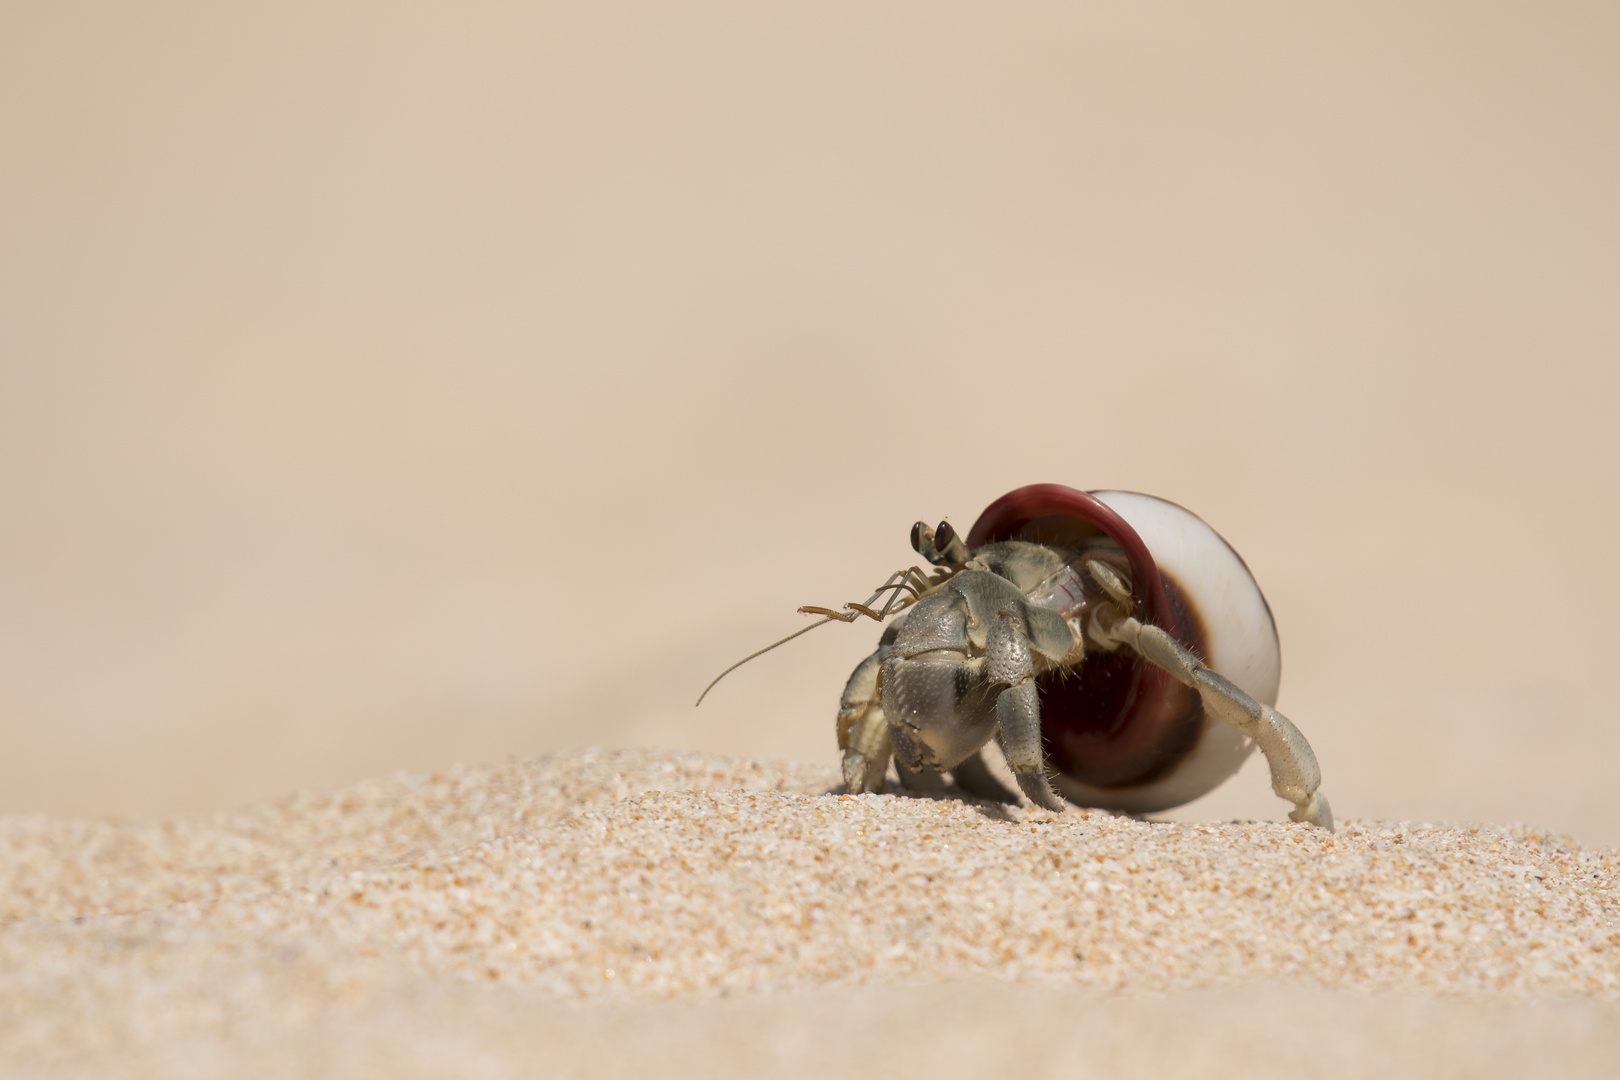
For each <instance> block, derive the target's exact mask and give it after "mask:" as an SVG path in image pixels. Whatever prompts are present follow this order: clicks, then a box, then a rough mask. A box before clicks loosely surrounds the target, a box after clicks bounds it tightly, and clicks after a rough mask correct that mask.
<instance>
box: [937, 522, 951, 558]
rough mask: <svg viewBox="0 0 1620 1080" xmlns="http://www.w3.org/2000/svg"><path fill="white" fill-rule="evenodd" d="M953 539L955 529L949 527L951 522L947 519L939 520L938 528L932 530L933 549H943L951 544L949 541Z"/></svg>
mask: <svg viewBox="0 0 1620 1080" xmlns="http://www.w3.org/2000/svg"><path fill="white" fill-rule="evenodd" d="M955 539H956V530H955V529H953V528H951V523H950V522H948V521H942V522H940V523H939V528H937V529H935V530H934V550H935V551H944V550H945V549H946V548H948V547H950V546H951V541H952V540H955Z"/></svg>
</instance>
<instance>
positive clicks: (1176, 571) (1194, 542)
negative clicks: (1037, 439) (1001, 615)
mask: <svg viewBox="0 0 1620 1080" xmlns="http://www.w3.org/2000/svg"><path fill="white" fill-rule="evenodd" d="M997 540H1028V541H1033V542H1036V543H1047V544H1062V545H1070V546H1072V545H1075V544H1084V545H1088V546H1090V547H1091V548H1092V549H1093V551H1094V552H1098V553H1102V554H1103V555H1105V556H1108V555H1111V556H1112V557H1113V558H1114V559H1115V560H1116V561H1118V562H1120V563H1122V564H1123V566H1122V567H1121V568H1122V569H1126V570H1127V572H1128V573H1129V575H1130V580H1131V592H1132V598H1133V599H1134V600H1135V601H1136V609H1137V610H1136V617H1137V618H1138V619H1141V620H1142V621H1143V622H1151V623H1154V624H1156V625H1158V626H1161V627H1163V628H1164V629H1165V630H1167V631H1169V632H1170V633H1171V634H1172V635H1174V636H1175V637H1176V639H1177V640H1179V641H1180V642H1181V643H1182V644H1184V645H1186V646H1187V647H1188V648H1190V649H1191V650H1192V651H1193V652H1195V653H1197V654H1198V655H1199V656H1200V657H1202V658H1203V659H1204V662H1205V663H1207V664H1208V665H1209V666H1210V667H1211V668H1213V669H1214V670H1215V671H1217V672H1219V673H1220V674H1222V675H1224V676H1226V677H1227V678H1228V679H1230V680H1231V681H1232V682H1234V683H1236V684H1237V686H1238V687H1239V688H1240V689H1242V690H1243V691H1244V692H1245V693H1247V694H1248V695H1249V696H1250V697H1252V698H1254V699H1255V700H1256V701H1261V702H1264V703H1265V704H1267V705H1275V704H1276V702H1277V687H1278V683H1279V681H1280V679H1281V675H1282V656H1281V651H1280V648H1279V644H1278V640H1277V628H1276V625H1275V623H1274V622H1273V621H1272V618H1271V609H1270V607H1269V606H1268V605H1267V604H1266V599H1265V596H1264V595H1262V594H1261V592H1260V586H1259V585H1258V584H1256V582H1255V580H1254V576H1253V575H1252V574H1251V573H1250V572H1249V568H1248V566H1246V565H1245V564H1244V562H1243V560H1242V558H1240V557H1239V556H1238V554H1237V552H1236V551H1234V550H1232V547H1231V545H1230V544H1228V543H1227V542H1226V541H1225V540H1224V539H1222V537H1221V535H1220V534H1219V533H1217V532H1216V531H1215V530H1214V529H1212V528H1210V527H1209V525H1208V524H1206V523H1205V522H1204V521H1203V519H1202V518H1200V517H1198V515H1196V514H1194V513H1192V512H1191V511H1190V510H1187V509H1185V508H1183V507H1181V506H1177V505H1176V504H1175V503H1173V502H1169V501H1167V500H1165V499H1159V498H1155V497H1154V496H1152V495H1142V494H1139V493H1137V492H1131V491H1094V492H1084V491H1078V490H1075V489H1074V488H1068V487H1063V486H1062V485H1059V484H1034V485H1031V486H1029V487H1024V488H1019V489H1018V490H1017V491H1013V492H1010V493H1008V494H1007V495H1004V496H1002V497H1001V498H1000V499H998V500H996V501H995V502H994V503H992V504H991V505H990V506H989V507H988V508H986V509H985V511H984V513H983V514H981V515H980V516H979V520H978V521H977V522H976V523H975V524H974V526H973V528H972V530H970V532H969V533H968V538H967V544H968V547H969V548H977V547H979V546H981V545H983V544H986V543H990V542H993V541H997ZM1039 689H1040V694H1041V729H1042V737H1043V741H1044V743H1045V747H1046V753H1047V759H1048V762H1049V763H1050V764H1051V765H1052V766H1053V767H1054V768H1055V769H1056V773H1057V775H1056V776H1055V777H1054V778H1053V785H1054V786H1055V787H1056V788H1057V790H1058V791H1059V792H1061V793H1062V794H1063V795H1064V796H1065V797H1066V798H1068V799H1069V800H1071V801H1072V802H1076V803H1079V804H1080V805H1082V806H1098V807H1104V808H1107V809H1112V810H1124V811H1127V812H1130V813H1148V812H1151V811H1155V810H1166V809H1169V808H1170V807H1172V806H1180V805H1181V804H1183V803H1186V802H1191V801H1192V800H1193V799H1196V798H1198V797H1199V796H1200V795H1203V794H1206V793H1207V792H1209V791H1212V790H1214V788H1216V787H1217V786H1219V785H1220V783H1221V782H1222V781H1224V780H1226V779H1227V778H1228V777H1230V776H1231V775H1232V774H1233V773H1235V772H1237V770H1238V769H1239V767H1241V766H1242V764H1243V761H1244V759H1245V758H1247V757H1248V756H1249V754H1250V753H1251V752H1253V750H1254V744H1253V743H1252V742H1251V741H1250V740H1249V739H1247V738H1245V737H1244V736H1243V735H1242V734H1241V733H1240V732H1238V731H1237V729H1235V728H1233V727H1231V726H1229V725H1227V724H1225V723H1222V722H1221V721H1219V720H1217V719H1215V718H1214V717H1211V716H1208V715H1207V714H1206V713H1205V712H1204V709H1203V705H1202V704H1201V703H1200V701H1199V699H1198V695H1197V694H1196V693H1195V692H1194V691H1192V690H1190V689H1188V688H1187V687H1184V686H1182V685H1181V684H1179V683H1177V682H1175V681H1174V680H1172V679H1171V678H1170V677H1169V676H1168V675H1166V674H1165V673H1164V672H1162V671H1160V670H1159V669H1158V668H1155V667H1153V666H1152V665H1150V664H1148V663H1147V662H1145V661H1143V660H1142V659H1141V658H1139V657H1137V656H1136V655H1135V654H1134V653H1132V652H1130V650H1128V649H1120V650H1119V651H1117V652H1113V653H1105V652H1100V651H1092V652H1091V653H1089V654H1088V655H1087V657H1086V659H1085V661H1084V662H1083V663H1082V664H1081V665H1080V668H1079V670H1078V672H1071V673H1061V674H1054V675H1048V676H1043V677H1042V678H1041V680H1040V687H1039Z"/></svg>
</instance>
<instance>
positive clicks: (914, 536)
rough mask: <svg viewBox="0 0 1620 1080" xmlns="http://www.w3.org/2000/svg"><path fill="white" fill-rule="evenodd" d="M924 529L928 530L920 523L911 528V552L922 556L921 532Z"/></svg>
mask: <svg viewBox="0 0 1620 1080" xmlns="http://www.w3.org/2000/svg"><path fill="white" fill-rule="evenodd" d="M926 528H928V526H926V525H924V524H923V523H922V522H920V521H919V522H917V524H915V525H913V526H912V527H911V550H912V551H915V552H916V553H917V554H919V555H921V554H922V545H923V530H924V529H926Z"/></svg>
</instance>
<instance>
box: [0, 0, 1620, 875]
mask: <svg viewBox="0 0 1620 1080" xmlns="http://www.w3.org/2000/svg"><path fill="white" fill-rule="evenodd" d="M1616 192H1620V7H1616V6H1615V5H1613V4H1604V3H1596V2H1594V3H1589V4H1548V3H1536V4H1532V3H1528V2H1526V3H1519V4H1482V3H1468V4H1456V5H1440V4H1433V3H1410V2H1401V3H1387V4H1355V5H1300V4H1294V3H1282V2H1278V3H1272V4H1264V3H1249V4H1225V5H1214V6H1211V5H1203V4H1194V3H1183V4H1151V3H1145V4H1130V5H1124V4H1111V5H1101V4H1083V3H1081V4H1077V3H1057V2H1043V3H1023V4H998V5H984V4H961V3H952V4H915V5H905V4H901V5H896V4H884V3H874V2H871V0H865V2H862V3H857V4H833V3H819V4H799V5H766V4H757V3H735V4H724V3H695V2H693V3H683V4H677V5H668V4H651V3H648V4H618V3H611V2H602V0H593V2H590V3H542V4H510V5H502V4H456V5H399V4H375V5H365V4H354V3H343V2H337V3H332V2H322V3H311V2H306V0H292V2H281V3H276V4H257V5H251V6H250V5H241V4H238V5H225V6H224V7H223V8H221V7H220V6H219V5H205V4H193V5H164V4H156V3H154V4H144V5H137V6H136V7H135V8H130V7H128V6H127V5H117V4H111V3H99V4H81V5H73V4H22V3H14V4H9V5H7V6H6V7H5V8H4V9H3V10H0V809H3V810H42V811H50V812H60V813H85V814H89V813H94V814H103V813H116V814H133V815H156V814H169V813H176V812H187V811H196V810H202V809H207V808H212V807H223V806H227V805H231V804H235V803H240V802H244V801H249V800H258V799H264V798H268V797H273V796H276V795H279V794H282V793H284V792H287V791H290V790H292V789H294V788H296V787H301V786H316V785H335V784H340V783H343V782H346V781H349V780H353V779H356V778H360V777H363V776H368V775H373V774H379V773H383V772H386V771H390V770H395V769H402V768H411V769H430V768H435V767H442V766H447V765H449V764H451V763H453V762H457V761H488V760H494V759H500V758H504V757H506V756H508V755H518V756H527V755H532V754H535V753H538V752H541V751H545V750H548V749H553V748H560V747H571V746H584V745H608V746H629V745H672V746H681V747H689V748H695V749H712V750H720V751H728V752H735V753H741V754H750V755H760V756H770V757H784V758H797V759H802V760H821V761H826V762H828V763H831V762H832V761H833V760H834V757H835V752H834V747H833V735H832V715H833V710H834V705H835V701H836V697H837V693H838V690H839V689H840V687H841V685H842V681H843V679H844V677H845V676H846V674H847V672H848V670H849V668H850V667H851V666H852V665H853V664H854V662H855V661H856V660H857V659H858V658H859V657H860V656H861V655H863V654H864V653H865V652H866V651H869V650H870V648H871V645H872V642H873V640H874V638H875V633H874V631H873V630H872V629H871V628H870V627H848V628H846V627H829V628H827V629H824V630H820V631H818V632H817V633H816V634H814V635H811V636H810V637H808V638H806V639H804V640H802V641H800V642H797V643H795V645H794V646H793V647H792V648H791V649H784V650H782V651H780V652H778V653H775V654H773V655H771V656H770V657H768V658H765V659H762V660H760V661H757V662H755V663H754V664H753V665H750V666H749V667H747V668H745V669H743V670H741V671H739V672H738V673H737V674H735V675H734V676H732V677H731V678H730V679H729V680H728V681H727V682H725V683H722V684H721V686H720V687H719V688H718V689H717V690H716V692H715V694H714V695H713V696H712V697H711V699H710V701H709V702H707V703H705V705H704V707H703V708H702V709H701V710H694V709H693V708H692V700H693V699H694V698H695V696H696V695H697V692H698V691H699V690H700V689H701V688H702V686H703V685H704V684H705V683H706V682H707V681H708V680H709V678H710V677H712V676H713V675H714V674H715V673H716V672H717V671H719V670H720V669H721V668H723V667H724V666H725V665H726V664H728V663H730V662H731V661H732V660H734V659H736V658H737V657H739V656H741V655H743V654H744V653H746V652H748V651H750V650H751V649H753V648H755V647H757V646H758V645H761V644H763V643H765V642H767V641H770V640H771V639H773V638H774V637H777V636H779V635H781V634H783V633H786V632H788V631H790V630H792V629H795V628H796V627H798V626H799V625H801V620H802V618H803V617H802V616H799V615H796V614H795V613H794V608H795V607H796V606H798V605H799V604H803V603H822V604H829V603H830V604H836V603H841V602H842V601H845V600H848V599H858V598H860V597H862V596H864V595H865V593H866V592H867V591H868V590H869V589H870V587H871V586H872V585H873V584H875V583H876V582H877V581H880V580H881V579H882V578H883V577H884V576H885V575H886V574H887V573H888V572H889V571H890V570H892V569H894V568H896V567H897V566H900V565H904V564H906V563H907V562H910V561H912V554H911V551H910V548H909V546H908V544H907V539H906V537H907V531H908V529H909V527H910V525H911V522H912V521H914V520H916V519H917V518H919V517H926V518H928V519H930V520H936V519H938V518H939V517H944V516H948V517H950V519H951V520H952V521H953V522H956V523H957V524H959V525H962V526H965V525H967V524H970V523H971V522H972V520H973V518H974V516H975V515H976V514H977V513H978V511H979V510H980V509H981V508H982V507H983V506H984V505H985V504H986V503H987V502H989V501H990V500H991V499H992V498H994V497H996V496H997V495H1000V494H1001V493H1002V492H1004V491H1006V490H1008V489H1010V488H1012V487H1015V486H1018V485H1021V484H1026V483H1031V482H1035V481H1058V482H1064V483H1069V484H1073V485H1076V486H1082V487H1121V488H1134V489H1138V490H1143V491H1149V492H1153V493H1155V494H1159V495H1162V496H1165V497H1168V498H1171V499H1174V500H1176V501H1178V502H1181V503H1183V504H1184V505H1186V506H1188V507H1190V508H1192V509H1194V510H1196V511H1198V512H1199V513H1201V514H1202V515H1204V516H1205V517H1206V518H1207V519H1208V520H1209V521H1210V522H1211V523H1212V524H1213V525H1214V526H1215V527H1216V528H1218V529H1220V530H1221V531H1222V532H1223V533H1224V534H1225V535H1226V536H1227V537H1228V538H1229V539H1230V540H1231V541H1232V542H1233V543H1234V545H1235V546H1236V547H1237V548H1238V549H1239V550H1240V551H1241V552H1242V553H1243V554H1244V556H1245V557H1246V558H1247V560H1248V561H1249V564H1250V565H1251V567H1252V568H1253V569H1254V571H1255V572H1256V574H1257V576H1258V577H1259V579H1260V581H1261V583H1262V584H1263V585H1264V587H1265V588H1266V591H1267V594H1268V596H1269V598H1270V600H1271V603H1272V606H1273V608H1274V610H1275V612H1276V615H1277V619H1278V623H1279V625H1280V627H1281V630H1282V634H1283V645H1284V676H1283V694H1282V700H1281V702H1280V705H1281V707H1282V708H1283V709H1284V710H1285V711H1286V712H1287V713H1288V714H1289V715H1290V716H1292V717H1293V718H1294V719H1295V720H1296V721H1297V722H1298V723H1299V725H1300V727H1301V728H1302V729H1304V731H1305V732H1306V733H1307V734H1308V736H1309V737H1310V739H1311V741H1312V742H1313V743H1314V745H1315V747H1316V749H1317V752H1318V755H1319V756H1320V758H1321V760H1322V763H1323V767H1324V771H1325V774H1326V782H1325V789H1326V790H1327V791H1328V793H1329V794H1330V795H1331V797H1332V799H1333V801H1334V805H1335V807H1336V808H1337V810H1338V811H1339V813H1340V815H1341V816H1378V817H1392V818H1428V819H1447V820H1478V819H1492V820H1523V821H1529V822H1532V823H1535V824H1540V825H1545V826H1548V827H1551V828H1554V829H1557V830H1560V831H1565V832H1569V833H1572V834H1574V835H1576V836H1577V837H1578V838H1580V839H1582V840H1584V841H1587V842H1590V843H1602V844H1611V845H1612V844H1620V778H1617V770H1620V707H1617V705H1616V694H1615V690H1614V689H1613V682H1614V680H1613V676H1612V669H1613V667H1614V662H1613V659H1612V658H1613V657H1614V656H1615V654H1616V650H1617V647H1620V629H1617V624H1616V618H1615V609H1616V605H1617V604H1620V567H1617V564H1616V559H1615V556H1614V551H1615V547H1616V526H1617V522H1620V512H1617V505H1616V498H1617V487H1616V463H1617V452H1620V436H1617V435H1616V431H1615V424H1614V420H1613V413H1614V409H1615V394H1616V391H1617V389H1620V377H1617V376H1616V374H1615V364H1616V359H1617V356H1616V353H1617V346H1620V302H1617V292H1620V288H1617V287H1620V199H1617V198H1616ZM1286 809H1287V808H1286V806H1285V805H1284V804H1282V803H1281V802H1280V801H1278V800H1276V799H1274V798H1273V797H1272V796H1271V795H1270V793H1269V791H1268V790H1267V785H1266V782H1265V777H1264V773H1263V768H1261V767H1260V766H1259V763H1258V762H1251V765H1250V767H1249V768H1247V769H1246V770H1245V771H1244V773H1242V774H1241V775H1240V776H1239V777H1238V778H1237V779H1236V780H1234V781H1233V782H1232V783H1230V784H1228V785H1227V786H1226V787H1224V788H1222V789H1221V790H1220V791H1218V792H1217V793H1216V794H1214V795H1212V796H1211V797H1209V798H1207V799H1205V800H1204V801H1203V802H1201V803H1199V804H1195V805H1193V806H1191V807H1188V808H1186V809H1185V810H1184V811H1182V812H1181V816H1187V817H1205V816H1219V817H1229V816H1239V815H1243V816H1248V815H1255V816H1263V817H1267V818H1279V817H1281V816H1282V814H1283V812H1284V811H1285V810H1286Z"/></svg>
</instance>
